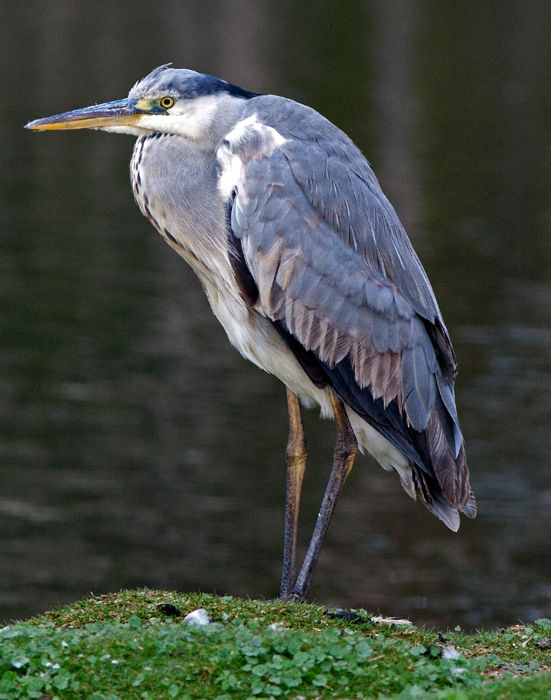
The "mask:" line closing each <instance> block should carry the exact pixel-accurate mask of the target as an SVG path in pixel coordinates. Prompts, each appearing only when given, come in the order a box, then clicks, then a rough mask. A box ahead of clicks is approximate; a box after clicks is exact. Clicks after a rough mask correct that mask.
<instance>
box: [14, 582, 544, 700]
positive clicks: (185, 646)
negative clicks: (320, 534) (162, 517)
mask: <svg viewBox="0 0 551 700" xmlns="http://www.w3.org/2000/svg"><path fill="white" fill-rule="evenodd" d="M200 607H203V608H205V609H206V610H208V612H209V614H210V616H211V618H212V620H213V622H212V624H209V625H206V626H201V627H200V626H190V625H187V624H185V623H184V622H183V616H184V615H185V614H187V613H189V612H191V611H192V610H195V609H196V608H200ZM550 637H551V621H550V620H538V621H536V622H535V623H533V624H532V625H528V626H516V627H512V628H509V629H506V630H499V631H495V632H482V633H475V634H463V633H461V632H460V631H454V632H449V633H448V632H446V633H445V635H443V634H441V633H440V634H439V633H437V632H434V631H431V630H426V629H421V628H417V627H414V626H413V625H394V624H385V623H373V622H372V621H371V620H370V617H369V615H368V614H367V613H366V612H365V611H357V614H356V615H346V614H344V615H343V614H342V613H338V612H337V613H336V614H335V613H334V612H333V613H330V614H327V611H325V610H324V609H323V608H321V607H319V606H316V605H306V604H305V605H300V604H296V603H279V602H260V601H252V600H241V599H238V598H232V597H230V596H225V597H217V596H212V595H203V594H190V595H183V594H177V593H168V592H160V591H150V590H139V591H124V592H121V593H118V594H113V595H106V596H101V597H98V598H95V597H93V598H90V599H87V600H84V601H81V602H79V603H76V604H75V605H72V606H69V607H65V608H61V609H59V610H55V611H53V612H50V613H46V614H45V615H42V616H40V617H37V618H34V619H32V620H30V621H28V622H24V623H18V624H13V625H9V626H7V627H5V628H4V629H3V630H1V631H0V699H1V700H13V699H15V698H37V699H40V700H50V698H51V699H54V698H55V699H57V698H59V700H65V699H68V698H87V699H89V700H117V699H120V700H126V699H128V698H130V699H132V698H136V699H138V698H140V699H144V700H146V699H152V700H153V699H155V700H157V699H162V698H180V699H182V698H185V699H188V698H189V699H190V700H191V699H195V698H197V699H201V700H203V699H207V698H213V699H214V698H216V699H217V700H229V699H230V698H243V699H245V698H276V699H277V698H281V699H283V698H297V697H301V696H302V697H305V698H378V699H380V698H399V699H400V700H409V699H411V700H414V699H416V698H438V699H439V700H467V699H469V700H471V699H477V698H490V699H492V698H493V699H495V700H498V699H499V700H504V699H507V698H510V699H511V700H517V698H519V699H524V698H526V699H532V698H533V699H534V700H536V699H537V700H539V699H540V698H546V697H551V673H550V671H551V663H550V659H551V650H550V647H551V642H550V641H549V638H550Z"/></svg>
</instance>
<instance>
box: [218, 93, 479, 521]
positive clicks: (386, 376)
mask: <svg viewBox="0 0 551 700" xmlns="http://www.w3.org/2000/svg"><path fill="white" fill-rule="evenodd" d="M266 99H268V100H270V99H271V100H275V99H278V98H258V100H266ZM258 100H255V102H257V103H258ZM258 104H260V103H258ZM258 104H257V106H256V107H255V109H257V112H258V116H257V119H258V121H257V122H254V123H251V124H250V126H249V127H247V128H240V130H239V138H238V139H234V140H232V138H231V133H230V134H229V135H228V136H227V138H226V139H225V141H224V149H226V151H227V150H228V149H232V153H233V155H235V156H236V157H238V158H239V159H240V161H241V162H242V163H243V167H242V171H241V176H240V178H239V180H238V182H236V188H235V192H234V204H233V207H232V209H231V212H230V216H229V217H228V219H229V221H228V224H229V227H230V229H231V236H234V237H235V238H237V239H239V241H240V242H241V247H240V250H241V251H242V255H243V258H244V263H245V264H246V267H247V270H248V271H249V274H250V275H251V276H252V278H253V279H254V282H255V283H256V286H257V288H258V300H257V302H256V304H255V305H254V308H255V310H256V311H257V312H258V313H261V314H263V315H265V316H266V317H267V318H269V319H271V321H272V322H273V323H274V325H275V327H276V328H277V329H278V331H279V332H280V333H281V334H282V336H283V337H284V339H285V340H286V342H287V343H288V345H289V347H290V348H291V349H292V350H293V352H294V353H295V355H296V356H297V359H298V360H299V362H300V363H301V364H302V366H303V367H304V368H305V371H307V373H308V374H309V376H311V378H312V380H313V381H314V382H315V383H316V385H317V386H319V385H320V383H324V382H325V383H326V384H329V385H330V386H332V388H333V389H334V391H335V392H336V393H337V394H338V395H339V396H340V398H341V399H342V400H343V401H345V403H347V404H348V405H349V406H350V407H351V408H352V409H353V410H355V411H356V412H357V413H358V414H359V415H361V416H362V417H363V418H364V419H365V420H366V421H367V422H369V423H370V424H371V425H373V426H374V427H375V428H376V429H377V430H379V431H380V432H381V434H383V435H384V436H385V437H387V439H389V440H390V441H391V442H392V443H393V444H394V445H396V447H398V449H400V450H401V451H402V452H403V454H404V455H405V456H406V457H407V458H408V459H409V460H410V461H411V464H412V469H413V470H414V471H413V477H412V479H413V481H412V482H410V483H409V484H406V486H407V489H406V490H408V489H409V490H411V485H410V484H411V483H413V484H414V486H415V489H416V491H417V493H418V494H419V495H421V497H422V498H423V500H424V501H425V502H426V503H427V505H428V506H429V507H430V508H431V510H433V512H435V513H436V514H437V515H438V516H439V517H441V519H443V520H444V521H445V522H447V524H449V525H450V526H451V525H454V526H455V524H456V519H455V517H454V516H453V513H454V512H455V511H454V510H453V509H456V510H465V511H466V512H467V514H471V515H472V514H474V512H475V506H474V499H473V498H472V493H471V491H470V486H469V479H468V471H467V467H466V461H465V453H464V447H463V438H462V435H461V431H460V428H459V422H458V419H457V411H456V408H455V397H454V390H453V380H454V376H455V372H456V360H455V355H454V353H453V349H452V346H451V341H450V339H449V335H448V333H447V330H446V327H445V325H444V321H443V320H442V317H441V314H440V311H439V309H438V305H437V303H436V300H435V297H434V293H433V291H432V288H431V286H430V283H429V281H428V279H427V276H426V274H425V271H424V270H423V268H422V266H421V263H420V262H419V260H418V258H417V256H416V254H415V252H414V251H413V248H412V246H411V243H410V242H409V239H408V238H407V236H406V234H405V232H404V230H403V228H402V226H401V224H400V222H399V220H398V218H397V216H396V214H395V212H394V210H393V209H392V207H391V205H390V204H389V202H388V200H387V199H386V198H385V197H384V195H383V193H382V192H381V190H380V188H379V185H378V183H377V180H376V179H375V176H374V175H373V173H372V171H371V168H370V167H369V165H368V163H367V161H366V160H365V159H364V158H363V156H362V155H361V153H360V152H359V151H358V150H357V149H356V147H355V146H354V145H353V144H352V142H351V141H350V140H349V139H347V137H346V136H344V134H342V132H340V131H339V130H337V129H336V127H334V126H333V125H330V123H329V122H327V121H326V120H323V118H322V117H320V116H319V115H316V117H313V116H312V114H314V115H315V114H316V113H315V112H314V113H313V112H312V110H307V108H304V107H301V109H302V110H306V113H305V114H303V113H301V115H300V116H301V118H303V121H306V122H307V121H308V119H310V120H312V119H314V120H316V119H317V120H318V121H317V122H316V123H315V125H314V126H315V127H316V128H313V127H312V124H310V126H311V127H312V128H311V129H307V128H306V126H304V128H303V129H302V130H300V132H299V133H297V131H298V129H297V128H296V127H295V126H293V128H291V127H290V126H289V124H286V123H285V121H284V120H283V121H282V123H281V124H278V130H277V131H276V130H275V128H274V127H273V126H269V125H268V122H269V119H268V116H265V118H264V121H262V119H261V118H262V110H258ZM262 104H264V103H262ZM291 104H292V105H294V104H295V103H291ZM299 107H300V106H295V107H294V108H296V109H298V108H299ZM320 120H321V121H320ZM272 123H273V122H272ZM328 125H329V126H328ZM247 129H250V134H248V133H247ZM280 130H281V131H280ZM308 134H310V136H308ZM249 136H250V138H249ZM239 269H240V266H238V265H234V266H233V270H234V273H236V274H239ZM316 363H317V369H314V366H315V365H316ZM416 475H417V476H416ZM406 486H405V487H406ZM456 515H457V514H456Z"/></svg>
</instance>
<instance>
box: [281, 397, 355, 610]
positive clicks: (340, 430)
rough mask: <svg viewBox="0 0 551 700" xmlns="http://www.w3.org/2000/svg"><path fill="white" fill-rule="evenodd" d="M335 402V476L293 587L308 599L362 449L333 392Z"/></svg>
mask: <svg viewBox="0 0 551 700" xmlns="http://www.w3.org/2000/svg"><path fill="white" fill-rule="evenodd" d="M331 403H332V406H333V412H334V414H335V422H336V424H337V436H336V442H335V450H334V453H333V467H332V469H331V476H330V477H329V481H328V483H327V487H326V489H325V494H324V496H323V500H322V503H321V508H320V511H319V514H318V519H317V521H316V527H315V528H314V532H313V534H312V539H311V540H310V545H309V546H308V551H307V552H306V556H305V558H304V562H303V564H302V567H301V570H300V574H299V575H298V578H297V580H296V583H295V585H294V586H293V588H292V591H291V597H293V598H295V599H298V600H304V598H305V597H306V594H307V593H308V589H309V588H310V583H311V581H312V576H313V575H314V571H315V569H316V565H317V563H318V557H319V553H320V550H321V545H322V543H323V539H324V537H325V533H326V532H327V528H328V527H329V521H330V520H331V516H332V515H333V511H334V510H335V504H336V503H337V498H338V496H339V493H340V490H341V488H342V487H343V485H344V482H345V481H346V477H347V476H348V475H349V474H350V471H351V469H352V466H353V464H354V459H355V458H356V454H357V452H358V443H357V441H356V436H355V435H354V431H353V430H352V427H351V425H350V422H349V420H348V416H347V415H346V411H345V409H344V406H343V404H342V402H341V401H340V400H339V399H338V398H337V397H336V396H335V395H334V394H332V395H331Z"/></svg>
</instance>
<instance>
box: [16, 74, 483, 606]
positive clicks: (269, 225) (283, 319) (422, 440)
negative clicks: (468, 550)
mask: <svg viewBox="0 0 551 700" xmlns="http://www.w3.org/2000/svg"><path fill="white" fill-rule="evenodd" d="M27 127H28V128H29V129H34V130H42V131H46V130H59V129H85V128H86V129H101V130H103V131H111V132H116V133H124V134H130V135H132V136H135V137H137V140H136V142H135V145H134V150H133V155H132V160H131V166H130V172H131V181H132V188H133V191H134V196H135V198H136V201H137V203H138V206H139V208H140V209H141V211H142V213H143V214H144V215H145V216H146V217H147V218H148V219H149V221H150V222H151V223H152V224H153V226H154V227H155V228H156V229H157V231H158V232H159V233H160V234H161V236H162V237H163V238H164V239H165V241H166V242H167V243H168V245H170V246H171V247H172V248H173V249H174V250H175V251H176V252H177V253H178V254H179V255H180V256H181V257H182V258H183V259H184V260H185V261H186V262H187V263H188V264H189V265H190V266H191V267H192V269H193V270H194V272H195V273H196V275H197V277H198V278H199V280H200V282H201V284H202V286H203V288H204V290H205V292H206V295H207V298H208V301H209V303H210V306H211V308H212V311H213V312H214V314H215V316H216V317H217V318H218V320H219V321H220V323H221V324H222V326H223V327H224V329H225V331H226V333H227V335H228V338H229V340H230V342H231V344H232V345H233V346H235V347H236V348H237V350H239V352H240V353H241V354H242V355H243V356H244V357H245V358H247V359H248V360H250V361H252V362H253V363H255V364H256V365H258V366H259V367H260V368H262V369H263V370H265V371H267V372H269V373H271V374H274V375H275V376H276V377H278V378H279V379H280V380H281V381H282V382H283V383H284V384H285V386H286V391H287V404H288V412H289V434H288V442H287V481H286V504H285V532H284V551H283V565H282V575H281V587H280V597H281V598H282V599H290V598H294V599H303V598H304V597H305V596H306V594H307V592H308V589H309V586H310V582H311V580H312V576H313V573H314V570H315V567H316V563H317V560H318V556H319V553H320V549H321V545H322V542H323V539H324V536H325V534H326V531H327V528H328V525H329V521H330V519H331V516H332V513H333V511H334V508H335V503H336V500H337V497H338V495H339V492H340V490H341V488H342V486H343V484H344V482H345V480H346V478H347V476H348V474H349V473H350V470H351V469H352V466H353V463H354V460H355V457H356V453H357V450H358V447H359V449H360V450H361V451H362V452H368V453H369V454H371V455H372V456H373V457H374V458H375V460H376V461H377V462H378V463H379V464H380V465H381V466H382V467H383V468H385V469H387V470H393V471H395V472H396V473H397V475H398V478H399V480H400V483H401V485H402V487H403V488H404V489H405V491H406V492H407V493H408V494H409V496H411V497H412V498H416V497H419V498H420V500H421V501H422V502H423V503H424V504H425V505H426V506H427V508H428V509H429V510H430V511H431V512H432V513H433V514H434V515H436V516H437V517H438V518H440V520H442V521H443V522H444V523H445V524H446V525H447V526H448V527H449V528H450V529H451V530H454V531H456V530H457V529H458V527H459V514H460V513H464V514H465V515H466V516H468V517H470V518H472V517H474V516H475V515H476V502H475V499H474V495H473V493H472V490H471V487H470V484H469V472H468V468H467V464H466V458H465V449H464V440H463V436H462V433H461V429H460V425H459V420H458V416H457V410H456V404H455V394H454V382H455V375H456V371H457V363H456V357H455V354H454V350H453V348H452V344H451V341H450V337H449V334H448V331H447V329H446V326H445V324H444V320H443V318H442V315H441V312H440V309H439V307H438V304H437V302H436V298H435V296H434V293H433V290H432V288H431V285H430V282H429V280H428V278H427V275H426V273H425V270H424V269H423V267H422V265H421V262H420V261H419V258H418V257H417V255H416V253H415V251H414V249H413V247H412V245H411V243H410V241H409V238H408V237H407V234H406V232H405V230H404V228H403V226H402V224H401V223H400V221H399V219H398V216H397V215H396V213H395V211H394V209H393V207H392V205H391V204H390V202H389V201H388V199H387V198H386V197H385V195H384V194H383V192H382V190H381V188H380V186H379V183H378V181H377V179H376V177H375V175H374V173H373V171H372V169H371V167H370V165H369V163H368V161H367V160H366V159H365V157H364V156H363V155H362V153H361V152H360V150H359V149H358V148H357V147H356V146H355V144H354V143H353V142H352V141H351V139H350V138H349V137H348V136H347V135H346V134H344V133H343V132H342V131H341V130H340V129H338V128H337V127H336V126H335V125H334V124H332V123H331V122H330V121H328V120H327V119H325V118H324V117H323V116H322V115H320V114H319V113H318V112H316V111H315V110H314V109H311V108H310V107H307V106H305V105H302V104H299V103H297V102H294V101H292V100H290V99H286V98H284V97H278V96H274V95H263V94H258V93H254V92H250V91H248V90H245V89H243V88H240V87H238V86H236V85H232V84H230V83H228V82H226V81H224V80H221V79H219V78H216V77H213V76H210V75H205V74H201V73H197V72H195V71H192V70H187V69H175V68H172V66H171V64H167V65H163V66H160V67H158V68H156V69H155V70H153V71H152V72H151V73H149V75H147V76H146V77H145V78H143V79H142V80H139V81H138V82H137V83H136V84H135V85H134V86H133V87H132V89H131V90H130V92H129V95H128V97H127V98H125V99H120V100H116V101H113V102H107V103H104V104H97V105H93V106H91V107H86V108H83V109H77V110H74V111H70V112H63V113H61V114H57V115H54V116H52V117H47V118H44V119H38V120H35V121H33V122H30V123H29V124H27ZM301 402H302V403H304V404H306V405H317V406H318V407H320V409H321V413H322V415H323V416H325V417H333V418H334V419H335V422H336V444H335V449H334V455H333V466H332V469H331V473H330V478H329V481H328V484H327V487H326V490H325V494H324V496H323V500H322V503H321V508H320V511H319V514H318V518H317V521H316V525H315V528H314V532H313V535H312V538H311V541H310V544H309V547H308V549H307V552H306V555H305V558H304V561H303V563H302V566H301V568H300V571H299V573H298V576H297V577H296V578H295V575H296V572H295V558H296V542H297V526H298V514H299V503H300V495H301V488H302V481H303V476H304V471H305V468H306V459H307V449H306V441H305V437H304V431H303V425H302V418H301V412H300V403H301Z"/></svg>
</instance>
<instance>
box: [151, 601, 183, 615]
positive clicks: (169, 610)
mask: <svg viewBox="0 0 551 700" xmlns="http://www.w3.org/2000/svg"><path fill="white" fill-rule="evenodd" d="M157 610H159V611H160V612H162V613H164V614H165V615H170V616H171V617H178V615H181V614H182V613H181V611H180V610H178V608H177V607H176V606H175V605H172V603H163V604H162V605H157Z"/></svg>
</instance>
